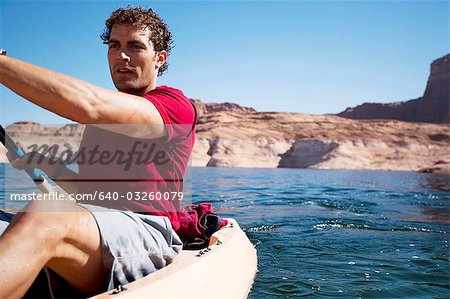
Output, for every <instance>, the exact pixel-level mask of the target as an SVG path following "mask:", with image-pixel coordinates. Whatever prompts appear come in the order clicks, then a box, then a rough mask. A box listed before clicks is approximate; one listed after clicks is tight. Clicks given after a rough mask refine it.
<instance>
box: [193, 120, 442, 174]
mask: <svg viewBox="0 0 450 299" xmlns="http://www.w3.org/2000/svg"><path fill="white" fill-rule="evenodd" d="M449 129H450V126H449V125H444V124H420V123H408V122H401V121H396V120H378V121H373V120H351V119H345V118H341V117H337V116H331V115H330V116H323V115H307V114H300V113H281V112H267V113H262V112H253V113H236V112H234V113H233V112H221V113H216V114H211V115H205V116H202V117H200V118H199V126H198V129H197V138H198V139H197V141H196V144H195V148H194V156H193V165H194V166H222V167H296V168H317V169H374V170H375V169H378V170H413V171H418V170H421V169H423V168H427V167H429V168H433V167H435V165H436V163H438V162H439V161H441V162H439V163H440V165H443V163H450V151H448V147H449V145H450V136H449V134H450V133H449V132H450V131H449ZM442 161H444V162H442ZM439 163H438V164H439Z"/></svg>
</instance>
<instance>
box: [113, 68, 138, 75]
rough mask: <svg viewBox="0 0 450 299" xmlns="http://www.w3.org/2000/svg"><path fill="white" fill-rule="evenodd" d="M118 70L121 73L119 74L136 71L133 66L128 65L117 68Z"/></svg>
mask: <svg viewBox="0 0 450 299" xmlns="http://www.w3.org/2000/svg"><path fill="white" fill-rule="evenodd" d="M116 72H117V73H119V74H133V73H134V71H133V70H132V69H131V68H128V67H121V68H118V69H117V70H116Z"/></svg>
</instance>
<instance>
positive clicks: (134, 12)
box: [100, 6, 173, 76]
mask: <svg viewBox="0 0 450 299" xmlns="http://www.w3.org/2000/svg"><path fill="white" fill-rule="evenodd" d="M122 24H126V25H131V26H135V27H142V26H145V27H148V28H149V29H150V41H151V42H152V44H153V47H154V50H155V51H156V52H158V51H162V50H165V51H166V52H167V55H169V54H170V51H171V50H172V43H173V38H172V33H170V31H169V26H167V24H166V23H165V22H164V20H163V19H161V17H160V16H159V15H158V14H157V13H155V12H154V11H153V10H152V9H151V8H150V9H148V10H146V9H144V8H142V7H139V6H137V7H130V6H128V7H127V8H119V9H116V10H115V11H113V12H112V13H111V16H110V17H109V19H107V20H106V22H105V25H106V27H105V29H104V31H103V33H102V34H101V35H100V38H101V39H102V40H103V43H104V44H108V41H109V37H110V34H111V29H112V27H113V26H114V25H122ZM168 66H169V64H168V63H167V62H165V63H164V64H163V65H162V66H161V67H160V68H159V69H158V76H161V75H162V74H163V73H164V72H165V71H166V70H167V68H168Z"/></svg>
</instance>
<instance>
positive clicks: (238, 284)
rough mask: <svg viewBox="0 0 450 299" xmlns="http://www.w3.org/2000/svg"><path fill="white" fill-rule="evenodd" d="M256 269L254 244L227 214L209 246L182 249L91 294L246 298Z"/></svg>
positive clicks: (101, 298)
mask: <svg viewBox="0 0 450 299" xmlns="http://www.w3.org/2000/svg"><path fill="white" fill-rule="evenodd" d="M256 271H257V257H256V249H255V247H254V246H253V245H252V243H251V242H250V240H249V239H248V238H247V236H246V235H245V233H244V232H243V231H242V229H241V228H240V227H239V224H238V223H237V221H236V220H234V219H231V218H228V225H227V226H225V227H223V228H222V229H220V230H219V231H217V232H216V233H214V234H213V235H212V237H211V241H210V245H209V247H208V248H206V249H203V250H182V251H181V253H180V254H179V255H178V256H177V257H176V258H175V259H174V261H173V262H172V263H171V264H170V265H168V266H166V267H164V268H162V269H160V270H158V271H156V272H154V273H151V274H149V275H147V276H146V277H144V278H142V279H139V280H137V281H134V282H132V283H129V284H127V285H124V286H122V287H119V288H117V289H115V290H113V291H108V292H105V293H102V294H100V295H97V296H94V297H91V298H95V299H112V298H121V299H125V298H128V299H132V298H133V299H135V298H161V299H168V298H183V299H190V298H192V299H202V298H205V299H206V298H207V299H210V298H223V299H234V298H236V299H237V298H247V296H248V294H249V292H250V289H251V286H252V284H253V280H254V278H255V274H256Z"/></svg>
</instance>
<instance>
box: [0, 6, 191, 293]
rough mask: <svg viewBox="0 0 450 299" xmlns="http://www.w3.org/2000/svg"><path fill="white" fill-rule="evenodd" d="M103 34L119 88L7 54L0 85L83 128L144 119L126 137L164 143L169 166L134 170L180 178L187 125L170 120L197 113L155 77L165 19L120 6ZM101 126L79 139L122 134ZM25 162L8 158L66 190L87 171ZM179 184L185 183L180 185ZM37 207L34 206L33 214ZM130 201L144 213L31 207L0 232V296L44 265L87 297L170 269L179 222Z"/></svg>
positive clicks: (0, 62) (75, 187)
mask: <svg viewBox="0 0 450 299" xmlns="http://www.w3.org/2000/svg"><path fill="white" fill-rule="evenodd" d="M102 39H103V40H104V42H105V43H107V44H108V63H109V67H110V72H111V76H112V79H113V82H114V85H115V86H116V88H117V89H118V91H111V90H107V89H104V88H100V87H96V86H93V85H91V84H89V83H87V82H84V81H81V80H79V79H76V78H72V77H69V76H66V75H62V74H59V73H56V72H53V71H50V70H47V69H43V68H40V67H37V66H34V65H31V64H28V63H25V62H23V61H20V60H16V59H13V58H10V57H7V56H0V83H1V84H3V85H4V86H6V87H8V88H9V89H11V90H12V91H14V92H15V93H17V94H19V95H20V96H22V97H24V98H25V99H27V100H29V101H30V102H32V103H34V104H36V105H39V106H40V107H42V108H44V109H47V110H49V111H52V112H54V113H57V114H58V115H60V116H63V117H65V118H68V119H71V120H74V121H76V122H79V123H82V124H94V125H97V126H98V125H102V124H107V125H108V124H109V125H111V124H115V125H116V124H141V125H147V126H146V128H149V129H147V130H146V131H145V132H142V131H139V130H138V131H136V132H134V133H132V134H131V137H132V138H146V139H148V138H152V139H157V140H163V141H164V142H163V143H162V145H161V146H162V147H163V148H164V149H165V150H167V151H172V155H170V154H169V156H171V158H172V159H173V160H175V161H174V162H173V161H172V164H170V172H167V173H165V172H164V170H163V169H162V168H161V167H159V166H158V165H153V164H151V163H150V164H147V165H146V166H145V167H144V168H142V169H141V170H142V171H143V172H144V173H140V175H142V174H144V175H149V176H150V175H151V176H155V174H156V176H158V175H159V176H162V178H163V181H164V182H165V181H166V179H167V177H166V175H168V173H169V174H172V175H174V176H176V179H181V181H182V176H183V175H184V171H185V168H186V165H187V160H188V158H189V155H190V153H191V151H192V146H193V140H194V131H191V132H186V131H184V130H176V129H174V128H173V127H171V126H172V125H177V124H184V125H186V126H188V127H189V128H191V130H192V129H193V128H194V125H195V109H194V107H193V106H192V104H191V103H190V101H189V99H188V98H186V97H185V96H184V95H183V94H182V93H181V91H179V90H176V89H174V88H170V87H167V86H161V87H157V86H156V81H157V76H158V75H161V74H162V73H163V72H164V71H165V70H166V69H167V62H166V60H167V57H168V55H169V53H170V50H171V42H172V36H171V34H170V32H169V30H168V27H167V25H166V24H165V23H164V21H163V20H162V19H161V18H160V17H159V16H158V15H157V14H156V13H154V12H153V11H152V10H145V9H142V8H140V7H137V8H130V7H129V8H126V9H118V10H116V11H114V12H113V13H112V14H111V16H110V18H109V19H108V20H107V21H106V29H105V32H104V34H103V35H102ZM106 127H107V130H110V131H109V132H108V131H104V133H102V134H99V135H95V131H96V130H98V128H95V127H94V128H87V129H86V130H87V131H88V130H89V131H88V132H85V133H84V137H83V141H82V144H89V142H92V139H96V137H92V136H102V138H104V139H105V142H108V140H110V139H111V138H115V137H114V136H116V135H117V133H119V135H120V134H122V133H123V132H120V129H118V131H116V132H115V131H114V130H115V129H114V128H117V126H111V128H108V126H106ZM111 131H112V132H111ZM183 134H186V136H184V138H182V136H181V135H183ZM94 141H97V142H98V140H94ZM117 143H118V142H116V144H117ZM24 163H25V162H24V159H22V160H18V161H13V165H14V166H15V167H17V168H23V167H25V166H37V167H40V168H42V169H43V170H44V171H46V172H47V173H48V174H49V175H50V176H51V177H54V178H56V179H61V180H62V182H61V183H60V185H61V186H62V187H63V188H64V189H66V190H67V191H68V192H69V193H76V192H80V186H79V184H75V183H73V181H76V179H77V178H79V176H80V175H81V174H82V172H83V169H84V173H88V172H90V170H89V171H87V170H86V169H85V168H84V166H80V173H79V174H77V173H75V172H72V171H70V170H69V169H67V168H65V167H62V166H61V165H57V164H40V165H38V164H36V163H37V162H36V161H35V160H33V161H32V162H31V164H27V165H25V164H24ZM33 163H34V164H33ZM103 171H104V172H106V171H105V170H103ZM175 181H177V180H175ZM178 181H180V180H178ZM130 186H131V185H130ZM133 186H134V185H133ZM138 186H139V187H138V189H137V190H142V189H139V188H142V187H143V186H144V185H143V184H140V185H139V184H138ZM145 186H147V185H145ZM82 188H85V189H88V188H86V187H82ZM176 188H178V189H180V188H182V184H181V185H180V184H178V185H177V186H176ZM169 189H170V188H169ZM169 189H167V190H169ZM37 204H40V205H41V206H40V209H41V211H39V212H33V211H35V210H36V205H37ZM42 205H44V209H42ZM137 206H138V207H139V208H140V209H143V210H139V211H138V212H144V214H145V215H143V214H137V213H132V212H129V211H120V210H101V209H100V210H96V209H94V208H92V207H88V206H81V205H77V204H71V203H66V202H58V203H51V204H50V203H41V202H31V203H29V204H28V205H27V206H26V208H25V209H24V210H23V211H22V212H20V213H18V214H17V215H16V216H15V217H14V218H13V220H12V222H11V223H10V224H9V226H8V227H7V228H6V230H5V231H4V232H3V234H2V235H1V237H0V284H1V294H2V296H5V297H11V298H16V297H20V296H23V295H24V294H25V293H26V292H27V290H28V288H29V287H30V286H31V285H32V283H33V281H34V280H35V278H36V276H37V275H38V273H39V272H40V271H41V269H42V268H45V269H46V271H47V273H48V272H49V271H50V272H51V273H56V274H57V275H58V276H60V277H62V278H63V279H64V280H65V281H66V282H67V283H69V284H70V285H71V286H72V287H74V288H75V289H76V290H78V291H79V292H80V293H82V294H84V295H92V294H95V293H97V292H101V291H104V290H106V289H112V288H114V287H117V286H118V285H121V284H124V283H127V282H130V281H133V280H135V279H138V278H140V277H143V276H145V275H146V274H148V273H151V272H152V271H155V270H156V269H159V268H161V267H164V266H165V265H167V264H168V263H170V262H171V261H172V260H173V258H174V257H175V256H176V254H177V253H178V252H179V251H180V250H181V241H180V239H179V237H178V236H177V234H176V233H175V232H174V230H177V229H178V228H179V226H180V224H179V219H178V218H177V217H178V216H177V215H178V214H177V213H176V208H175V210H172V211H165V210H164V208H165V206H164V205H162V209H159V210H157V211H156V212H154V213H152V210H147V209H146V207H145V205H142V204H138V205H137ZM160 208H161V207H160ZM52 210H57V211H59V210H64V211H69V212H52ZM149 214H156V215H158V216H155V215H149ZM0 216H1V215H0ZM3 218H4V219H1V218H0V220H3V221H5V220H7V219H6V218H8V215H6V214H5V213H3ZM169 220H170V221H169ZM49 269H50V270H49Z"/></svg>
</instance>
